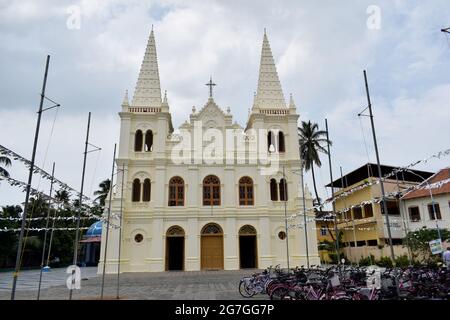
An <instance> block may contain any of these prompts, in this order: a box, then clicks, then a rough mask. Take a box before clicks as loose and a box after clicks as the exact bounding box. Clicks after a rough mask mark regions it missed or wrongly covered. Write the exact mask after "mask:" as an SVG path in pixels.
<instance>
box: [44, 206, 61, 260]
mask: <svg viewBox="0 0 450 320" xmlns="http://www.w3.org/2000/svg"><path fill="white" fill-rule="evenodd" d="M58 208H61V206H58ZM56 213H57V211H56V210H55V214H54V215H53V222H52V232H50V241H49V242H48V252H47V263H46V264H45V266H46V267H48V266H49V263H50V253H51V251H52V242H53V232H54V229H55V221H56V219H55V218H56Z"/></svg>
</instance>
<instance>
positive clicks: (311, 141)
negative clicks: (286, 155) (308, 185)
mask: <svg viewBox="0 0 450 320" xmlns="http://www.w3.org/2000/svg"><path fill="white" fill-rule="evenodd" d="M298 134H299V143H300V158H301V159H302V161H303V165H304V167H305V171H309V170H311V174H312V178H313V185H314V193H315V195H316V201H317V203H320V197H319V193H318V192H317V184H316V176H315V173H314V165H316V166H317V167H318V168H320V167H321V166H322V162H321V161H320V155H319V153H323V154H328V151H327V149H326V148H325V147H324V146H323V145H326V144H327V143H329V144H330V145H331V141H329V140H327V137H326V135H327V132H326V131H324V130H319V126H318V125H317V123H312V122H311V121H308V122H305V121H302V124H301V127H299V128H298Z"/></svg>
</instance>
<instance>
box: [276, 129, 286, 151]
mask: <svg viewBox="0 0 450 320" xmlns="http://www.w3.org/2000/svg"><path fill="white" fill-rule="evenodd" d="M285 151H286V147H285V145H284V133H283V132H282V131H280V132H278V152H285Z"/></svg>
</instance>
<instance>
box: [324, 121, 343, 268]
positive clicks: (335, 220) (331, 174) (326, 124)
mask: <svg viewBox="0 0 450 320" xmlns="http://www.w3.org/2000/svg"><path fill="white" fill-rule="evenodd" d="M325 130H326V132H327V151H328V166H329V167H330V179H331V199H333V215H334V233H335V234H336V239H335V240H336V256H337V263H338V265H339V264H341V256H340V254H339V232H338V227H337V219H336V203H335V201H334V185H333V169H332V168H331V152H330V138H329V136H328V121H327V119H325Z"/></svg>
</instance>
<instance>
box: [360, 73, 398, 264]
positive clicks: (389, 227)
mask: <svg viewBox="0 0 450 320" xmlns="http://www.w3.org/2000/svg"><path fill="white" fill-rule="evenodd" d="M364 82H365V84H366V94H367V103H368V108H369V117H370V125H371V126H372V136H373V145H374V148H375V155H376V157H377V167H378V176H379V177H380V189H381V200H382V203H383V211H384V216H385V219H386V228H387V232H388V237H389V247H390V249H391V250H390V251H391V259H392V263H393V264H394V266H395V255H394V247H393V245H392V233H391V225H390V223H389V214H388V210H387V204H386V200H385V192H384V183H383V175H382V173H381V164H380V155H379V153H378V144H377V136H376V133H375V124H374V121H373V113H372V103H371V102H370V94H369V84H368V82H367V74H366V70H364Z"/></svg>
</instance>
